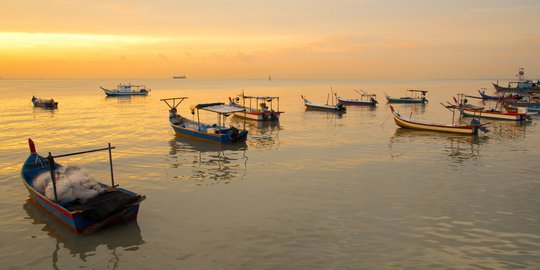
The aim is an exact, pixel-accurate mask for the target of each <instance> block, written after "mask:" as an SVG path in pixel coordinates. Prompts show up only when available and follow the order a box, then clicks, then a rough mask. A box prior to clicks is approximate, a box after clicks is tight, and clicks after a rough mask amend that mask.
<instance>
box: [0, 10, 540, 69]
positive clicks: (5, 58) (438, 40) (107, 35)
mask: <svg viewBox="0 0 540 270" xmlns="http://www.w3.org/2000/svg"><path fill="white" fill-rule="evenodd" d="M30 2H34V1H30ZM424 2H425V1H390V0H387V1H347V0H343V1H337V2H333V3H332V5H329V4H328V3H325V2H322V1H295V3H288V2H286V1H277V2H275V3H273V4H272V5H269V4H266V3H262V2H260V3H259V2H257V1H255V2H254V1H233V3H227V4H225V3H223V4H221V3H212V2H210V1H200V2H198V3H181V2H179V3H168V2H163V3H161V4H159V5H156V4H155V3H153V4H147V3H146V2H144V1H134V2H130V3H126V4H124V5H118V4H110V3H108V2H107V1H95V2H93V3H90V2H88V3H86V2H80V3H78V2H71V1H59V0H51V1H36V2H35V3H34V4H35V6H36V7H37V6H39V7H40V8H42V9H39V10H42V12H36V11H33V10H26V9H25V8H24V6H23V4H22V3H7V4H3V7H4V10H6V11H8V12H6V15H5V16H3V17H2V18H0V57H1V58H2V61H1V62H0V77H2V78H35V77H46V78H118V77H143V78H166V77H170V76H171V75H173V74H177V73H181V74H187V75H189V77H190V78H264V77H266V76H267V75H268V74H273V75H274V77H276V78H358V79H383V78H394V79H421V78H492V77H500V76H503V77H509V76H511V75H512V74H513V73H514V72H515V70H516V69H517V67H520V66H523V67H526V69H527V74H528V75H530V76H533V77H540V64H538V61H537V59H539V58H540V49H539V48H540V30H538V27H536V26H537V25H540V18H539V17H538V16H537V14H540V3H537V2H536V1H513V2H512V3H507V2H506V1H490V2H489V3H484V2H480V1H472V2H471V1H454V2H452V3H446V2H440V3H433V2H439V1H432V2H428V3H424ZM475 2H478V3H475ZM488 4H489V5H488Z"/></svg>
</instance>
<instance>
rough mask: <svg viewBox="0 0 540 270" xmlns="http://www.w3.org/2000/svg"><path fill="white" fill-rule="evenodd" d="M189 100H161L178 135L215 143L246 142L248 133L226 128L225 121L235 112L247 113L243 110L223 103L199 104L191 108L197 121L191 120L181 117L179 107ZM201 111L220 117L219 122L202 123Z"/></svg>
mask: <svg viewBox="0 0 540 270" xmlns="http://www.w3.org/2000/svg"><path fill="white" fill-rule="evenodd" d="M184 99H187V97H178V98H166V99H161V101H163V102H165V104H167V106H168V107H169V109H170V110H169V123H170V124H171V127H172V128H173V129H174V131H175V132H176V134H178V135H181V136H185V137H188V138H190V139H196V140H203V141H208V142H213V143H218V144H222V143H236V142H242V141H245V140H246V138H247V135H248V131H247V130H245V123H244V130H238V129H237V128H235V127H232V126H231V127H226V126H225V119H226V117H227V116H228V115H230V114H232V113H235V112H242V111H245V110H244V109H243V108H238V107H233V106H228V105H225V104H224V103H221V102H216V103H205V104H198V105H196V106H193V107H192V108H191V113H192V114H193V115H195V114H197V121H195V120H190V119H188V118H185V117H183V116H181V115H179V114H178V113H177V112H178V111H177V107H178V105H180V103H182V101H184ZM199 110H204V111H209V112H213V113H216V114H217V115H218V122H217V123H215V124H212V125H210V124H204V123H201V122H200V120H199V119H200V118H199Z"/></svg>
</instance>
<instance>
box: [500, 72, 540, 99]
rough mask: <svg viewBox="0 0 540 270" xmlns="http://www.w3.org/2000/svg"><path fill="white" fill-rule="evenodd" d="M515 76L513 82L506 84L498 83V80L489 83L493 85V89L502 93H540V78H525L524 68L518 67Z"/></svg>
mask: <svg viewBox="0 0 540 270" xmlns="http://www.w3.org/2000/svg"><path fill="white" fill-rule="evenodd" d="M516 76H517V77H518V80H517V81H514V82H508V86H501V85H499V81H497V83H491V84H493V87H495V90H497V92H502V93H508V92H512V93H515V92H517V93H540V80H537V81H532V80H527V79H525V69H524V68H519V71H518V74H517V75H516Z"/></svg>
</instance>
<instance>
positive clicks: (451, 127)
mask: <svg viewBox="0 0 540 270" xmlns="http://www.w3.org/2000/svg"><path fill="white" fill-rule="evenodd" d="M390 110H391V111H392V116H393V117H394V121H395V122H396V125H398V126H400V127H402V128H409V129H418V130H429V131H439V132H447V133H457V134H478V130H483V131H487V129H485V127H484V125H486V124H482V123H480V121H478V120H476V119H473V121H471V123H470V124H468V125H462V124H455V123H453V121H454V120H453V118H452V124H439V123H433V122H428V121H421V120H413V119H411V117H405V116H402V115H401V114H400V113H399V112H396V111H395V110H394V107H392V105H390Z"/></svg>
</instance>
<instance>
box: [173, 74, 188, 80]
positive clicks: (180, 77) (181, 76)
mask: <svg viewBox="0 0 540 270" xmlns="http://www.w3.org/2000/svg"><path fill="white" fill-rule="evenodd" d="M172 78H173V79H187V77H186V75H180V76H173V77H172Z"/></svg>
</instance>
